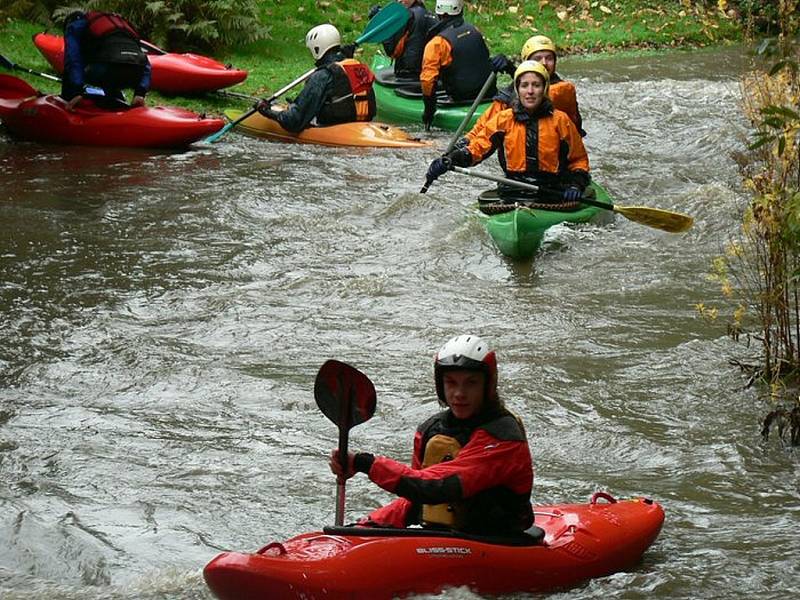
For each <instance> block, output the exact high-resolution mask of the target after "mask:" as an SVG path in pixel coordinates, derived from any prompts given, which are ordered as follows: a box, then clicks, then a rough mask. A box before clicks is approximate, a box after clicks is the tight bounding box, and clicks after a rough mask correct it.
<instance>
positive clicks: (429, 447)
mask: <svg viewBox="0 0 800 600" xmlns="http://www.w3.org/2000/svg"><path fill="white" fill-rule="evenodd" d="M460 450H461V444H459V443H458V440H456V439H455V438H452V437H450V436H449V435H442V434H437V435H435V436H433V437H432V438H431V439H430V440H428V443H427V444H425V455H424V456H423V459H422V466H423V468H426V467H429V466H431V465H437V464H439V463H443V462H447V461H448V460H453V459H454V458H455V457H456V456H458V452H459V451H460ZM464 513H465V510H464V506H463V503H460V502H459V503H454V504H447V503H444V504H423V505H422V522H423V524H424V525H434V526H436V527H440V526H442V525H444V526H446V527H450V528H453V529H458V528H459V527H461V525H462V524H463V521H464Z"/></svg>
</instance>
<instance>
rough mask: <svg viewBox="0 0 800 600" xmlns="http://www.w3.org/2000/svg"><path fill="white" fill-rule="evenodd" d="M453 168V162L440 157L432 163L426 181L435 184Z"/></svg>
mask: <svg viewBox="0 0 800 600" xmlns="http://www.w3.org/2000/svg"><path fill="white" fill-rule="evenodd" d="M452 168H453V161H451V160H450V158H449V157H447V156H440V157H439V158H437V159H434V160H433V162H431V164H430V166H429V167H428V172H427V173H426V174H425V179H426V180H427V181H428V183H433V182H434V181H436V180H437V179H438V178H439V177H441V176H442V175H444V174H445V173H447V172H448V171H449V170H450V169H452Z"/></svg>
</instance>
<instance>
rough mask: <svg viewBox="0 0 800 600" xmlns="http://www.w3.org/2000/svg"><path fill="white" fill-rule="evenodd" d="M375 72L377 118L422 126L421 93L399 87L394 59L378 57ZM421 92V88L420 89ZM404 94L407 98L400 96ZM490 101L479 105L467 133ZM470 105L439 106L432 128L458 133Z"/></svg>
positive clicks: (375, 61) (376, 57)
mask: <svg viewBox="0 0 800 600" xmlns="http://www.w3.org/2000/svg"><path fill="white" fill-rule="evenodd" d="M372 70H373V72H374V73H375V77H376V80H375V84H374V85H373V89H374V90H375V100H376V102H377V103H378V115H377V117H376V118H377V119H378V120H380V121H383V122H384V123H394V124H397V125H407V124H412V125H420V126H421V125H422V110H423V104H422V92H416V93H414V92H413V91H410V92H408V93H406V92H404V90H407V89H409V88H407V87H404V86H398V82H397V80H396V79H394V70H393V68H392V60H391V59H390V58H389V57H387V56H385V55H383V54H376V55H375V57H374V58H373V59H372ZM417 89H418V88H417ZM400 94H404V95H400ZM490 104H491V101H488V102H483V103H481V104H479V105H478V108H477V110H476V111H475V114H474V115H472V119H471V120H470V123H469V125H468V126H467V128H466V131H469V130H470V129H471V128H472V126H473V125H475V122H476V121H477V120H478V117H479V116H481V114H482V113H483V111H484V110H486V109H487V108H488V107H489V105H490ZM471 105H472V103H471V102H466V103H464V102H459V103H449V104H444V103H440V104H439V107H438V108H437V109H436V115H435V116H434V117H433V126H434V127H438V128H440V129H450V130H452V131H455V130H456V129H458V126H459V125H461V121H463V120H464V117H466V116H467V113H468V112H469V108H470V106H471Z"/></svg>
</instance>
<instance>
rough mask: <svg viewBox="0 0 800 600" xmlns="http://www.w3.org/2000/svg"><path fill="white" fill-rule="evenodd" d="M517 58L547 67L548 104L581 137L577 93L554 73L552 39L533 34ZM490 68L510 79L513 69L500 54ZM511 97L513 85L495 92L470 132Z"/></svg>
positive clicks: (580, 118)
mask: <svg viewBox="0 0 800 600" xmlns="http://www.w3.org/2000/svg"><path fill="white" fill-rule="evenodd" d="M520 56H521V57H522V60H523V61H525V60H537V61H539V62H540V63H542V64H543V65H544V66H545V67H547V72H548V73H549V74H550V91H549V96H550V101H551V102H552V103H553V106H554V107H555V108H557V109H558V110H561V111H564V112H565V113H567V115H568V116H569V118H570V119H572V122H573V123H575V127H577V128H578V131H579V132H580V134H581V137H584V136H585V135H586V132H585V131H584V130H583V117H582V116H581V112H580V110H579V109H578V94H577V91H576V90H575V84H573V83H572V82H571V81H567V80H566V79H562V78H561V76H560V75H559V74H558V73H557V72H556V62H557V60H558V55H557V54H556V45H555V44H554V43H553V40H551V39H550V38H549V37H546V36H544V35H534V36H533V37H530V38H528V40H527V41H526V42H525V44H523V46H522V51H521V52H520ZM492 69H493V70H494V71H495V72H498V73H501V72H502V73H508V74H509V75H511V76H512V77H513V76H514V71H515V69H516V66H515V65H514V64H513V63H512V62H511V61H510V60H509V59H508V58H507V57H506V56H504V55H503V54H497V55H496V56H493V57H492ZM513 97H514V85H513V83H512V84H511V85H509V86H508V87H506V88H503V89H501V90H498V92H497V94H496V95H495V96H494V98H492V100H493V102H492V104H491V105H490V106H489V108H487V109H486V110H485V111H484V112H483V114H482V115H481V116H480V118H479V119H478V121H477V122H476V127H474V128H473V130H472V131H473V132H474V131H476V130H478V128H477V125H481V126H482V125H483V124H485V123H486V122H487V121H488V120H489V119H490V118H492V117H493V116H494V115H496V114H497V113H499V112H500V111H501V110H505V109H507V108H508V107H509V106H511V100H512V98H513ZM468 135H471V134H468Z"/></svg>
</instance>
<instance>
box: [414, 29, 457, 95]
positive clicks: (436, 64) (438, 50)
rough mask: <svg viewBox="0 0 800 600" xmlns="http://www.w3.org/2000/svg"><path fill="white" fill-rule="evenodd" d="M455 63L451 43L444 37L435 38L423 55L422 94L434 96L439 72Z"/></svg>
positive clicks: (420, 76)
mask: <svg viewBox="0 0 800 600" xmlns="http://www.w3.org/2000/svg"><path fill="white" fill-rule="evenodd" d="M452 62H453V53H452V50H451V48H450V42H448V41H447V40H446V39H444V38H443V37H442V36H440V35H437V36H434V37H433V39H432V40H431V41H430V42H428V43H427V44H426V45H425V51H424V53H423V55H422V72H421V73H420V74H419V81H420V83H421V84H422V94H423V95H424V96H432V95H433V91H434V88H435V86H436V81H437V80H438V79H439V72H440V71H441V69H442V67H446V66H448V65H450V63H452Z"/></svg>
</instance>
